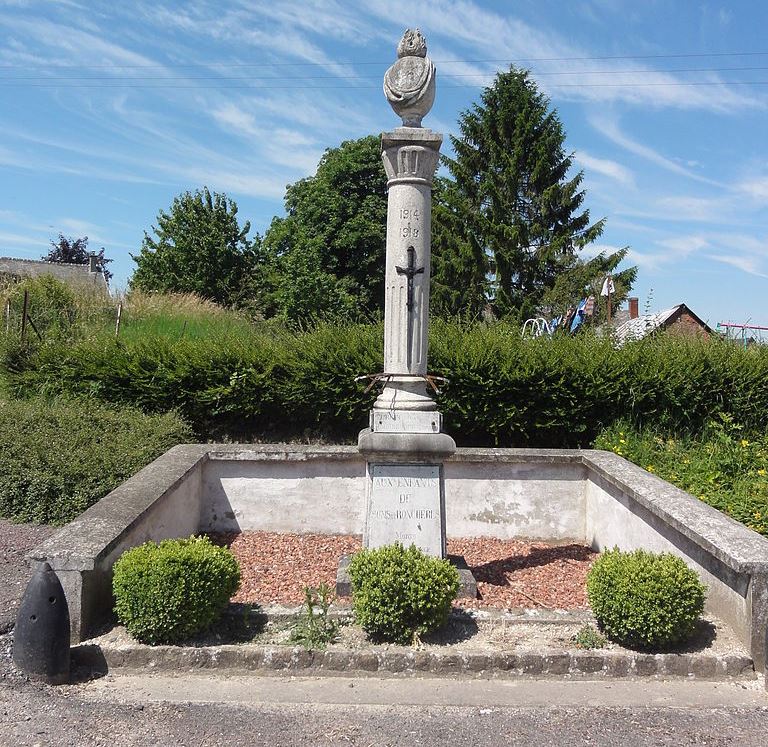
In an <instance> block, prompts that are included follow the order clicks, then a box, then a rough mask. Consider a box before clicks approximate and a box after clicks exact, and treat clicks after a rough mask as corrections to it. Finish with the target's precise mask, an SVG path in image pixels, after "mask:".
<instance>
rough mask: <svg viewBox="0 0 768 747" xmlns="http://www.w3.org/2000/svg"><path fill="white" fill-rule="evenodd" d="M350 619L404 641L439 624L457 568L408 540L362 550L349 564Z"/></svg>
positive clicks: (447, 607)
mask: <svg viewBox="0 0 768 747" xmlns="http://www.w3.org/2000/svg"><path fill="white" fill-rule="evenodd" d="M349 576H350V579H351V581H352V596H353V604H354V611H355V619H356V620H357V622H358V623H359V624H360V625H361V626H362V627H363V629H364V630H365V631H366V632H367V633H369V634H370V635H371V636H373V637H374V638H381V639H383V640H387V641H395V642H397V643H409V642H411V641H412V640H414V639H415V638H417V637H418V636H420V635H422V634H424V633H429V632H431V631H433V630H436V629H437V628H439V627H441V626H442V625H444V624H445V621H446V619H447V617H448V612H449V611H450V609H451V602H452V601H453V599H454V598H455V597H456V593H457V592H458V590H459V574H458V571H457V570H456V569H455V568H454V567H453V566H452V565H451V564H450V563H449V562H448V561H447V560H441V559H440V558H431V557H428V556H426V555H425V554H424V553H423V552H421V550H419V549H418V548H416V547H415V546H414V545H411V546H410V547H408V548H405V547H403V546H402V545H401V544H399V543H398V544H394V545H388V546H386V547H380V548H378V549H375V550H362V551H360V552H358V553H356V554H355V555H354V557H353V558H352V560H351V562H350V564H349Z"/></svg>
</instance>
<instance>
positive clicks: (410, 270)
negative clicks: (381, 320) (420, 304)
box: [395, 246, 424, 326]
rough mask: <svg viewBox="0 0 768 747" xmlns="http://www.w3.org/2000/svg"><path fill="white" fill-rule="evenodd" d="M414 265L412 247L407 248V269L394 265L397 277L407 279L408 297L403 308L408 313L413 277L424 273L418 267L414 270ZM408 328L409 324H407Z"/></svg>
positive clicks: (411, 304) (410, 305) (414, 259)
mask: <svg viewBox="0 0 768 747" xmlns="http://www.w3.org/2000/svg"><path fill="white" fill-rule="evenodd" d="M415 264H416V250H415V249H414V248H413V247H412V246H409V247H408V267H400V266H399V265H395V269H396V270H397V274H398V275H405V276H406V277H407V278H408V295H407V297H406V302H405V307H406V308H407V309H408V311H411V309H412V308H413V277H414V275H422V274H423V273H424V268H423V267H419V268H418V269H416V267H415V266H414V265H415ZM409 326H410V322H409Z"/></svg>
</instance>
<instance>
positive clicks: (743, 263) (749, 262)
mask: <svg viewBox="0 0 768 747" xmlns="http://www.w3.org/2000/svg"><path fill="white" fill-rule="evenodd" d="M706 256H707V258H708V259H713V260H715V262H723V263H724V264H727V265H731V266H732V267H737V268H738V269H739V270H742V271H743V272H746V273H748V274H749V275H757V276H758V277H761V278H766V277H768V274H766V273H765V272H763V269H762V265H761V263H760V262H759V261H758V260H757V259H756V258H754V257H744V256H740V255H734V254H707V255H706Z"/></svg>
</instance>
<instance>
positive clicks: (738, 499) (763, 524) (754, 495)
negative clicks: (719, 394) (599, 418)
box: [594, 413, 768, 537]
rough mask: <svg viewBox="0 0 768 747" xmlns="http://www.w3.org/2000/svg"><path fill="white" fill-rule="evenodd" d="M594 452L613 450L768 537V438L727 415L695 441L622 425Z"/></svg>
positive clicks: (611, 430)
mask: <svg viewBox="0 0 768 747" xmlns="http://www.w3.org/2000/svg"><path fill="white" fill-rule="evenodd" d="M594 445H595V448H598V449H606V450H608V451H613V452H614V453H616V454H618V455H619V456H622V457H625V458H626V459H628V460H629V461H631V462H634V463H635V464H637V465H638V466H640V467H642V468H643V469H646V470H648V471H649V472H652V473H654V474H656V475H658V476H659V477H661V478H663V479H664V480H667V481H669V482H671V483H672V484H673V485H676V486H677V487H679V488H682V489H683V490H685V491H687V492H689V493H691V494H693V495H695V496H696V497H697V498H699V499H700V500H702V501H704V502H705V503H707V504H709V505H710V506H713V507H714V508H716V509H718V510H720V511H722V512H723V513H725V514H727V515H728V516H730V517H732V518H734V519H736V520H737V521H740V522H741V523H742V524H745V525H746V526H748V527H749V528H750V529H753V530H754V531H756V532H758V533H759V534H762V535H763V536H766V537H768V436H766V435H765V434H748V433H745V432H744V429H743V428H742V427H741V426H740V425H738V424H736V423H735V422H734V421H733V418H732V417H731V416H729V415H727V414H725V413H723V414H721V415H720V417H719V418H718V419H717V420H713V421H710V422H709V423H708V424H707V426H706V427H705V429H704V432H703V433H702V434H700V435H698V436H696V437H692V436H690V435H674V434H673V435H670V434H668V433H665V432H662V431H659V430H655V429H653V428H645V429H642V430H640V429H637V428H634V427H633V426H632V425H630V424H629V423H628V422H626V421H625V422H619V423H616V424H614V425H613V426H611V427H610V428H608V429H606V430H605V431H603V433H601V434H600V436H599V437H598V438H597V439H596V441H595V444H594Z"/></svg>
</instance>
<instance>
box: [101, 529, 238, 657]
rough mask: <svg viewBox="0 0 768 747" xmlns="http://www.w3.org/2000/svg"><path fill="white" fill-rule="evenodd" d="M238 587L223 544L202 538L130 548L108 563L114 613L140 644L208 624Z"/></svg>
mask: <svg viewBox="0 0 768 747" xmlns="http://www.w3.org/2000/svg"><path fill="white" fill-rule="evenodd" d="M239 586H240V568H239V566H238V565H237V560H235V556H234V555H233V554H232V553H231V552H230V550H228V549H227V548H226V547H217V546H216V545H214V544H213V543H212V542H211V541H210V540H209V539H208V538H207V537H190V538H189V539H180V540H163V541H162V542H161V543H160V544H159V545H157V544H155V543H154V542H147V543H146V544H143V545H140V546H139V547H134V548H133V549H131V550H128V551H127V552H125V553H123V555H122V556H121V557H120V558H119V560H118V561H117V562H116V563H115V565H114V577H113V581H112V590H113V592H114V595H115V612H116V613H117V618H118V620H119V621H120V622H121V623H122V624H123V625H125V627H126V629H127V630H128V632H129V633H130V634H131V635H132V636H133V637H134V638H136V639H137V640H138V641H141V642H142V643H150V644H156V643H176V642H178V641H183V640H184V639H186V638H189V637H190V636H193V635H195V634H196V633H200V632H202V631H204V630H206V629H207V628H209V627H210V626H211V624H212V623H214V622H215V621H216V620H217V619H218V617H219V616H220V615H221V613H222V612H223V610H224V608H225V607H226V606H227V603H228V602H229V598H230V597H231V596H232V595H233V594H234V593H235V592H236V591H237V589H238V587H239Z"/></svg>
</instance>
